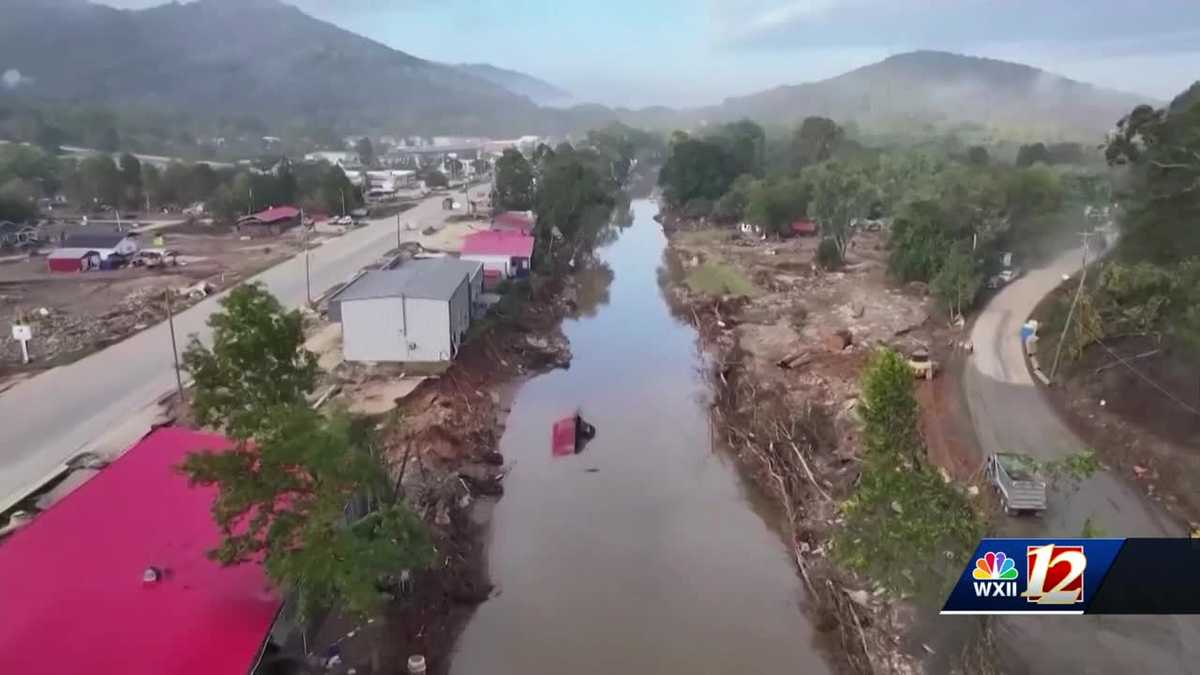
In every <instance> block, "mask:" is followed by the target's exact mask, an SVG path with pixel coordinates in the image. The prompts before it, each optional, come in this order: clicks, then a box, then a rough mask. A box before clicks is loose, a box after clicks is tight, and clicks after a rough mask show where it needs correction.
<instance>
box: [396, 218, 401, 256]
mask: <svg viewBox="0 0 1200 675" xmlns="http://www.w3.org/2000/svg"><path fill="white" fill-rule="evenodd" d="M396 249H397V250H399V249H400V214H399V213H397V214H396Z"/></svg>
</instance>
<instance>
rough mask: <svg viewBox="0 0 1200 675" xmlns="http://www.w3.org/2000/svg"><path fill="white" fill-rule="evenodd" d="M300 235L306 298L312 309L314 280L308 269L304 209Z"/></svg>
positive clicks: (301, 210)
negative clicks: (301, 238)
mask: <svg viewBox="0 0 1200 675" xmlns="http://www.w3.org/2000/svg"><path fill="white" fill-rule="evenodd" d="M300 233H301V234H302V235H303V237H304V296H305V297H306V298H308V306H309V307H312V279H311V278H310V277H309V267H308V226H307V225H305V224H304V209H300Z"/></svg>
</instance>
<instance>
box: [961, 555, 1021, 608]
mask: <svg viewBox="0 0 1200 675" xmlns="http://www.w3.org/2000/svg"><path fill="white" fill-rule="evenodd" d="M1018 574H1019V573H1018V572H1017V564H1016V563H1015V562H1013V560H1012V558H1009V557H1008V556H1007V555H1005V554H1004V553H1003V552H1000V553H995V552H992V551H988V552H987V553H985V554H984V555H982V556H980V558H979V559H978V560H976V561H975V569H973V570H971V578H972V579H974V582H973V583H972V585H973V586H974V588H975V596H976V597H980V598H1015V597H1018V596H1017V576H1018Z"/></svg>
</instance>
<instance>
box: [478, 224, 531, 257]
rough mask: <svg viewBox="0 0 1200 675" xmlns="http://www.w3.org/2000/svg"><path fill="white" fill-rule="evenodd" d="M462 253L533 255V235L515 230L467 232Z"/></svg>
mask: <svg viewBox="0 0 1200 675" xmlns="http://www.w3.org/2000/svg"><path fill="white" fill-rule="evenodd" d="M462 253H463V255H471V254H475V255H506V256H511V257H514V258H531V257H533V237H531V236H529V235H527V234H524V233H522V232H519V231H515V230H487V231H485V232H475V233H474V234H469V235H467V236H466V238H465V239H464V240H463V247H462Z"/></svg>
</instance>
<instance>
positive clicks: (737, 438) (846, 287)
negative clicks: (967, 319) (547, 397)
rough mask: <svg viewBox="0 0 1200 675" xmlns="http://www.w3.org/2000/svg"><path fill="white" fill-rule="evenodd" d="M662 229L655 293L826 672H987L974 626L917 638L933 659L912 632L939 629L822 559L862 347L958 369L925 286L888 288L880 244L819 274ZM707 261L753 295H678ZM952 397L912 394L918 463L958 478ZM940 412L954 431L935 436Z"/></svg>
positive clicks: (945, 391) (851, 451) (842, 481)
mask: <svg viewBox="0 0 1200 675" xmlns="http://www.w3.org/2000/svg"><path fill="white" fill-rule="evenodd" d="M664 220H665V221H666V224H665V225H664V229H665V230H666V231H668V233H669V234H670V237H671V249H670V253H669V256H670V257H669V265H670V268H671V269H672V272H673V273H672V274H670V275H669V277H668V278H667V279H665V280H664V282H665V284H666V286H667V288H668V289H669V294H670V297H671V299H672V304H673V306H674V308H675V310H676V311H677V312H678V313H679V314H680V315H681V316H683V317H685V318H687V319H688V320H689V321H690V322H692V323H693V324H694V325H695V326H696V327H697V329H698V330H699V331H700V332H701V334H702V336H703V339H704V343H705V346H706V349H707V350H708V351H709V353H710V354H712V357H713V360H714V364H715V365H714V368H713V371H712V373H711V378H710V379H711V383H712V387H713V390H714V392H715V394H716V402H715V405H714V407H713V411H712V415H713V420H714V427H715V429H716V430H718V433H719V434H720V435H721V436H722V438H723V440H724V442H725V445H726V446H727V447H728V449H729V450H730V451H731V452H732V453H733V454H735V456H736V457H737V458H738V460H739V463H740V465H741V466H742V467H743V468H744V470H745V472H746V473H747V474H748V475H749V476H751V477H752V479H753V481H754V483H755V484H756V485H757V486H759V488H761V489H762V490H763V491H764V492H765V493H766V494H767V495H769V496H770V497H772V498H773V500H774V501H776V502H777V503H779V504H780V505H781V506H782V508H783V511H784V518H785V521H786V522H785V527H784V532H785V537H786V539H787V540H788V543H789V545H790V547H791V549H792V551H793V555H794V559H795V563H796V567H797V569H798V571H799V573H800V576H801V578H802V579H803V581H804V583H805V585H806V586H807V587H808V589H809V591H810V593H811V597H812V601H813V605H814V607H815V610H814V611H815V614H816V615H817V622H818V628H819V629H820V630H821V631H822V632H823V633H824V636H825V640H826V641H827V643H828V644H829V646H830V651H831V652H832V653H833V654H834V655H835V656H836V661H837V665H838V666H839V667H840V669H842V670H844V671H848V672H856V673H875V672H889V673H905V672H918V671H920V670H922V669H924V668H928V667H936V668H937V669H938V670H943V671H944V670H956V671H961V672H985V671H981V670H979V669H978V666H979V664H981V663H990V662H991V661H992V660H993V656H992V652H993V650H992V648H991V647H990V644H991V643H990V641H989V640H985V639H981V638H983V637H986V631H985V630H982V629H981V627H980V626H971V627H968V629H967V630H962V631H958V632H957V634H955V635H952V636H949V637H948V638H946V639H938V640H936V641H935V640H934V639H932V637H930V639H929V642H934V643H935V644H937V649H936V650H935V649H934V648H933V647H931V646H930V645H929V644H928V643H926V642H924V641H923V640H922V637H921V636H922V635H932V636H933V637H939V638H940V637H941V636H939V635H938V633H939V632H941V631H940V629H941V628H944V627H941V626H935V625H932V623H931V622H928V621H918V620H917V617H918V608H917V607H916V606H915V605H914V604H913V603H911V602H909V601H906V600H904V599H900V598H894V597H891V596H890V595H888V594H886V593H885V592H884V591H883V589H882V588H877V587H873V586H872V585H871V584H870V583H869V582H868V581H866V580H864V579H862V578H859V577H857V576H855V575H851V574H847V573H846V572H845V571H844V570H841V569H839V567H838V566H837V565H836V564H835V563H834V562H833V561H832V560H830V559H829V557H828V556H827V552H828V551H827V548H828V542H829V540H830V537H831V535H832V534H833V532H834V531H835V530H836V528H837V527H838V522H839V519H840V516H839V504H840V503H841V502H843V501H844V500H845V499H847V498H848V497H849V496H850V495H851V494H852V490H853V488H854V485H855V483H856V481H857V479H858V475H859V471H860V453H861V444H860V436H859V433H860V431H859V423H858V418H857V415H856V413H855V409H856V407H857V405H858V394H859V390H858V386H859V385H858V381H859V376H860V374H861V371H862V369H863V367H864V366H865V364H866V361H867V359H868V357H869V354H870V352H871V350H872V349H873V348H874V347H875V346H878V345H887V346H890V347H892V348H895V349H897V350H899V351H901V352H902V353H912V352H913V351H914V350H916V349H918V348H924V349H926V350H929V351H930V352H931V354H932V357H933V359H934V360H935V361H938V362H939V365H940V366H941V367H942V368H944V367H945V366H946V362H954V363H959V364H961V356H959V355H958V354H957V351H958V349H959V346H960V343H961V341H962V337H961V332H960V330H959V329H954V328H947V327H946V326H945V325H944V324H943V323H941V322H940V321H939V320H938V319H936V318H935V317H934V316H933V315H932V313H931V309H930V303H929V301H928V300H927V298H926V297H925V289H923V288H920V287H912V288H905V289H896V288H894V287H892V286H891V285H890V284H889V283H888V282H887V280H886V277H885V274H884V272H885V262H884V261H885V256H886V253H885V251H884V246H883V241H882V239H881V238H880V236H878V235H874V234H870V233H868V234H867V235H866V236H863V237H860V238H859V239H858V240H857V241H856V245H855V246H854V248H852V249H851V250H850V251H848V255H847V264H846V266H845V267H844V268H843V270H841V271H838V272H823V271H821V270H819V269H817V268H816V267H815V266H814V264H813V259H814V254H815V249H816V243H817V242H816V241H815V240H812V239H792V240H787V241H782V242H780V241H763V242H759V241H749V240H743V239H740V238H739V237H738V236H737V235H735V234H733V233H731V232H730V231H727V230H725V231H717V230H700V231H696V230H692V229H690V228H689V227H688V226H687V224H686V223H682V222H678V221H673V220H671V219H670V218H669V217H668V218H665V219H664ZM714 259H717V260H720V261H721V264H726V265H729V266H731V267H732V268H734V269H735V270H737V271H739V272H740V273H742V274H743V275H744V276H745V277H747V278H748V279H750V280H751V281H752V283H753V286H754V289H753V291H752V292H750V293H747V294H745V295H743V296H740V297H733V296H722V297H713V296H711V295H708V294H705V293H700V292H696V291H695V290H694V289H690V288H689V283H688V282H689V279H690V277H689V275H688V270H689V269H696V268H697V267H698V266H700V265H704V264H706V261H712V260H714ZM956 386H957V379H951V378H946V377H941V378H939V379H938V380H936V381H935V382H921V383H920V384H919V392H920V393H919V397H920V399H921V401H922V404H923V405H922V408H923V413H924V424H923V427H924V431H925V433H926V434H927V435H930V436H933V437H935V440H934V442H933V443H932V444H931V445H932V448H931V460H934V461H935V462H936V463H938V464H939V465H940V466H943V467H945V468H947V470H948V471H949V472H950V473H951V474H953V475H954V476H956V477H964V478H965V477H967V476H969V475H970V474H971V473H972V471H973V469H974V464H975V460H974V455H975V454H976V453H975V451H974V442H973V438H972V437H971V434H970V433H969V428H963V424H962V419H964V416H963V415H962V414H961V412H962V411H961V407H962V405H961V396H959V394H958V392H957V391H956V389H955V387H956ZM943 413H949V416H950V417H951V418H952V419H954V420H957V422H956V423H955V424H946V423H945V420H941V419H939V417H941V416H942V415H943ZM981 626H982V624H981ZM938 650H945V652H946V653H938ZM935 663H936V666H935V665H933V664H935Z"/></svg>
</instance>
